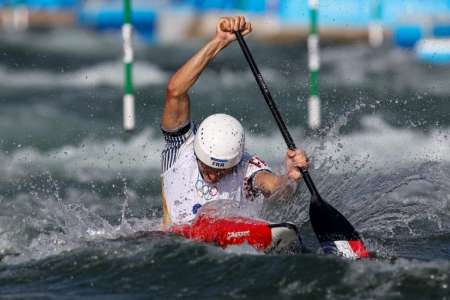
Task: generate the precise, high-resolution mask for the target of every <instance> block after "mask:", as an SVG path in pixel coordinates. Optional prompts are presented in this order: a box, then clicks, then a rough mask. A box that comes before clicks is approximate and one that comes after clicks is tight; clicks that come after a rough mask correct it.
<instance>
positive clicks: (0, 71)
mask: <svg viewBox="0 0 450 300" xmlns="http://www.w3.org/2000/svg"><path fill="white" fill-rule="evenodd" d="M133 75H134V77H133V83H134V85H135V86H136V87H141V86H147V85H158V84H163V83H165V82H166V81H167V78H168V74H167V73H166V72H164V71H162V70H161V69H160V68H159V67H158V66H157V65H155V64H152V63H148V62H143V61H137V62H135V64H134V68H133ZM0 82H1V83H0V84H1V85H2V86H5V87H16V88H20V87H25V88H29V87H76V88H83V87H94V86H101V85H105V86H112V87H122V85H123V63H122V62H121V61H119V60H117V61H109V62H104V63H99V64H96V65H94V66H91V67H87V68H82V69H80V70H77V71H73V72H59V73H56V72H50V71H43V70H35V69H26V70H19V71H17V70H13V69H8V68H6V67H4V66H0Z"/></svg>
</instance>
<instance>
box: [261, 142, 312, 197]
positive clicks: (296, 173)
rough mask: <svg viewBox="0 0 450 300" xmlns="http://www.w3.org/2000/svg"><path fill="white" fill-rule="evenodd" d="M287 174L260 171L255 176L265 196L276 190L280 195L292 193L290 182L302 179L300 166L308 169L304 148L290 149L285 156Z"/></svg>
mask: <svg viewBox="0 0 450 300" xmlns="http://www.w3.org/2000/svg"><path fill="white" fill-rule="evenodd" d="M285 167H286V174H285V175H276V174H273V173H269V172H259V173H257V174H256V176H255V185H256V187H257V188H258V189H260V190H261V191H262V192H263V194H264V196H266V197H269V196H270V195H272V194H273V193H275V192H279V193H280V195H284V194H288V193H292V192H293V190H292V185H290V184H289V182H292V181H294V182H298V181H300V179H301V173H300V170H299V168H302V169H308V167H309V160H308V158H307V157H306V154H305V152H304V151H303V150H299V149H296V150H288V152H287V153H286V157H285Z"/></svg>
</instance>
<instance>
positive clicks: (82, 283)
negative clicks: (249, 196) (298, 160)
mask: <svg viewBox="0 0 450 300" xmlns="http://www.w3.org/2000/svg"><path fill="white" fill-rule="evenodd" d="M124 3H126V1H113V0H103V1H78V0H22V1H21V0H15V1H12V0H10V1H8V0H0V105H1V109H0V260H1V262H0V296H11V297H12V296H14V297H16V298H17V299H19V298H21V297H23V298H26V299H32V298H38V297H40V296H42V297H44V298H45V297H47V298H51V297H56V296H63V295H66V296H67V295H69V296H68V297H69V298H70V297H71V296H80V295H85V296H86V295H87V297H88V298H89V297H90V296H92V297H94V296H96V295H97V296H98V295H105V294H108V295H111V298H114V297H115V296H117V298H120V299H125V298H127V296H129V297H130V298H133V299H136V297H138V298H139V297H141V298H145V299H147V297H146V296H147V295H149V293H152V294H151V295H155V297H156V298H158V297H159V298H162V297H166V298H167V297H168V298H174V297H196V298H197V299H198V298H199V297H200V299H201V298H202V297H203V298H205V299H211V298H220V297H228V296H229V295H230V294H229V293H231V295H232V296H233V297H234V296H235V297H237V298H239V297H240V298H258V297H264V298H266V299H268V298H273V299H289V298H298V297H299V296H310V297H316V298H320V299H322V298H325V297H328V298H331V299H361V298H370V299H375V298H380V299H393V298H395V299H397V298H402V297H405V298H408V297H409V298H408V299H431V298H433V299H447V298H448V286H449V284H450V279H449V276H448V274H449V273H450V265H449V263H448V262H449V259H450V142H449V135H450V102H449V100H450V84H449V78H450V0H319V1H318V7H317V9H316V11H315V12H314V11H312V9H311V8H310V6H309V5H310V4H312V5H314V4H317V1H306V0H228V1H225V0H208V1H207V0H147V1H137V0H133V1H131V11H130V15H129V17H130V19H131V24H132V27H133V28H134V35H133V36H132V38H130V36H128V35H127V34H126V32H127V31H126V30H124V31H123V29H122V26H123V24H124V19H126V18H124V13H125V11H126V10H125V9H124V7H125V6H124ZM230 15H245V16H246V18H247V20H249V21H251V22H252V23H253V26H254V32H253V33H252V34H251V35H250V36H248V37H247V40H248V43H249V47H250V49H251V50H252V52H253V56H254V58H255V60H256V62H257V63H258V66H259V68H260V70H261V73H262V74H263V76H264V78H265V80H266V82H267V84H268V86H269V88H270V90H271V92H272V95H273V97H274V99H275V101H276V102H277V104H278V107H279V109H280V111H281V113H282V115H283V116H284V117H285V119H286V123H287V126H288V127H289V129H290V130H291V132H292V135H293V138H294V140H295V141H296V143H297V145H298V146H299V147H302V148H304V149H306V151H307V153H309V156H310V157H311V160H312V162H313V166H312V169H311V172H310V173H311V175H312V177H313V179H314V180H315V182H316V185H317V187H318V189H319V190H320V191H321V194H322V196H323V197H324V198H325V199H327V201H329V202H330V203H331V204H332V205H333V206H335V207H336V208H338V209H339V210H340V211H341V212H342V213H343V214H344V215H345V216H346V217H347V218H348V219H349V220H350V222H351V223H352V224H353V225H354V226H355V228H356V229H357V230H358V231H359V232H360V233H361V234H362V236H363V237H364V239H365V241H366V243H367V244H368V247H369V248H370V249H371V251H374V252H375V253H376V254H377V255H378V256H380V257H381V260H379V261H367V262H355V263H347V262H345V263H344V262H342V261H340V260H337V259H333V258H326V257H320V256H302V257H299V258H286V257H280V258H276V257H261V256H246V255H235V254H234V253H231V254H229V253H227V254H226V255H225V256H224V255H222V254H223V253H218V251H221V250H217V249H214V248H213V247H206V246H202V245H198V244H195V243H186V242H184V241H181V240H174V239H171V238H167V237H164V236H154V237H152V238H150V239H146V240H138V241H128V242H120V241H116V242H107V241H108V240H109V239H115V238H118V237H121V236H129V235H131V234H134V233H135V232H137V231H140V230H157V229H158V228H159V224H160V217H161V198H160V151H161V149H162V147H163V139H162V136H161V133H160V129H159V124H160V115H161V112H162V105H163V101H164V96H165V88H166V83H167V80H168V79H169V77H170V76H171V74H173V73H174V72H175V71H176V70H177V68H179V67H180V66H181V65H182V64H183V63H184V62H185V61H186V60H187V59H188V58H189V57H190V56H192V55H193V54H194V53H195V52H196V51H197V50H198V49H199V48H200V47H202V45H203V44H204V43H205V42H206V41H207V40H208V39H210V38H211V37H212V36H213V34H214V31H215V24H216V22H217V20H218V18H219V17H220V16H230ZM316 15H317V16H318V17H317V18H314V16H316ZM314 20H316V21H317V23H315V24H314V22H313V21H314ZM317 28H318V30H317ZM123 32H125V34H123ZM317 33H318V36H319V38H318V40H319V41H320V42H319V44H320V49H319V47H317V46H318V44H315V41H317V38H316V37H317ZM315 34H316V35H315ZM124 37H125V41H124ZM124 53H125V58H124ZM131 58H133V59H131ZM124 61H125V62H126V63H129V65H128V66H126V64H125V63H124ZM131 64H132V65H131ZM124 70H128V71H124ZM130 70H132V71H131V72H130ZM127 72H128V73H127ZM127 74H128V75H127ZM130 74H132V75H130ZM124 94H127V95H132V97H134V112H135V120H134V124H132V125H134V126H131V127H134V128H133V130H128V131H127V130H124V105H123V101H124ZM319 99H320V100H319ZM191 100H192V111H193V112H192V117H193V119H194V120H195V121H197V122H200V121H201V120H202V119H203V118H205V117H206V116H208V115H209V114H212V113H217V112H225V113H229V114H231V115H233V116H235V117H237V118H239V119H240V120H241V121H242V123H243V125H244V128H245V129H246V134H247V148H248V151H249V152H250V153H258V154H259V155H260V156H261V157H262V158H263V159H265V160H267V161H269V162H270V164H271V165H272V167H273V169H274V171H275V172H278V173H281V172H283V163H282V157H283V155H284V152H285V145H284V141H283V139H282V137H281V136H280V134H279V133H278V129H277V128H276V126H275V123H274V122H273V121H272V116H271V115H270V112H269V110H268V109H267V108H266V107H265V104H264V103H263V101H264V100H263V98H262V96H261V94H260V92H259V90H258V89H257V85H256V83H255V81H254V79H253V77H252V74H251V72H250V70H249V68H248V66H247V62H246V61H245V59H244V57H243V55H242V53H241V50H240V49H239V47H238V45H237V44H232V45H230V46H229V47H228V48H226V49H224V50H223V51H222V52H221V53H220V54H219V55H218V56H217V57H216V59H215V60H214V61H213V62H212V63H211V64H210V65H209V66H208V68H207V69H206V70H205V72H204V73H203V75H202V76H201V77H200V79H199V81H198V82H197V84H196V85H195V86H194V88H193V89H192V91H191ZM127 101H128V100H127ZM128 109H131V111H132V110H133V109H132V108H130V107H129V106H128ZM125 115H127V113H125ZM311 115H312V117H311ZM311 118H312V119H311ZM129 125H130V124H129ZM129 129H131V128H129ZM308 199H309V194H308V192H307V190H306V188H305V186H304V185H300V187H299V189H298V191H297V193H296V194H295V195H294V196H293V197H292V198H291V199H285V200H284V201H282V202H279V203H270V204H264V205H261V206H260V207H259V208H255V209H256V210H257V211H255V212H254V213H255V214H257V215H258V216H259V217H261V218H264V219H267V220H270V221H277V222H279V221H291V222H294V223H296V224H298V225H300V226H301V230H302V234H303V235H304V236H305V238H304V239H305V242H306V243H307V244H308V246H310V247H311V248H313V249H314V248H316V247H317V243H316V242H315V238H314V235H313V234H312V231H311V228H310V226H309V225H308V201H309V200H308ZM239 253H241V252H239ZM241 254H242V253H241ZM186 261H189V264H190V265H188V266H186V265H185V262H186ZM74 262H76V263H78V267H77V266H75V265H74ZM275 262H276V263H275ZM36 266H38V267H37V268H36ZM304 266H308V268H304ZM80 268H82V270H84V271H83V272H81V271H79V270H80ZM37 269H39V270H40V271H39V272H38V271H36V270H37ZM104 270H108V274H109V275H108V277H105V276H104V274H105V273H104ZM286 270H289V275H286ZM329 270H335V272H331V273H329V272H328V271H329ZM205 273H207V274H209V275H208V276H209V278H215V281H214V282H213V283H214V284H211V285H208V283H206V282H205V281H203V280H200V279H201V278H203V276H204V274H205ZM236 274H242V276H237V275H236ZM168 282H170V284H168ZM208 282H210V281H208ZM210 283H211V282H210ZM230 291H231V292H230ZM70 295H71V296H70ZM446 297H447V298H446ZM39 299H43V298H39Z"/></svg>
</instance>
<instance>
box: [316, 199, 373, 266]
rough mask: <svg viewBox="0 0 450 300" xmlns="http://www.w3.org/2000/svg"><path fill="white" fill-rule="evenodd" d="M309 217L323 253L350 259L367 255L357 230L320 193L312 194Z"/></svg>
mask: <svg viewBox="0 0 450 300" xmlns="http://www.w3.org/2000/svg"><path fill="white" fill-rule="evenodd" d="M309 218H310V220H311V224H312V227H313V230H314V233H315V234H316V236H317V238H318V240H319V243H320V246H321V248H322V250H323V252H324V253H327V254H335V255H340V256H343V257H346V258H350V259H359V258H366V257H369V253H368V251H367V249H366V247H365V246H364V243H363V241H362V240H361V238H360V236H359V234H358V232H357V231H356V230H355V229H354V228H353V226H352V224H350V222H349V221H348V220H347V219H346V218H345V217H344V216H343V215H342V214H341V213H340V212H339V211H337V210H336V209H335V208H334V207H333V206H331V205H330V204H328V203H327V202H325V201H324V200H323V199H322V198H321V197H320V195H313V196H312V199H311V202H310V206H309Z"/></svg>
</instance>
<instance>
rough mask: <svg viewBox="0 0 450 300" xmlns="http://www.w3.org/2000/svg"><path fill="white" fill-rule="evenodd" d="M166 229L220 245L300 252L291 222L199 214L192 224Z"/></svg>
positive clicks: (298, 240) (300, 246) (295, 229)
mask: <svg viewBox="0 0 450 300" xmlns="http://www.w3.org/2000/svg"><path fill="white" fill-rule="evenodd" d="M169 232H171V233H175V234H178V235H181V236H183V237H185V238H187V239H191V240H195V241H200V242H205V243H211V244H215V245H218V246H220V247H222V248H227V247H228V246H236V245H243V244H248V245H250V246H252V247H253V248H255V249H256V250H257V251H261V252H264V253H277V254H278V253H283V254H297V253H300V252H301V251H302V242H301V239H300V236H299V233H298V229H297V227H296V226H295V225H294V224H291V223H278V224H273V223H269V222H266V221H263V220H258V219H251V218H245V217H240V216H235V217H217V216H209V215H207V214H201V215H199V216H198V217H197V218H196V219H195V220H194V222H193V223H192V224H186V225H173V226H171V227H170V228H169Z"/></svg>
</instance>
